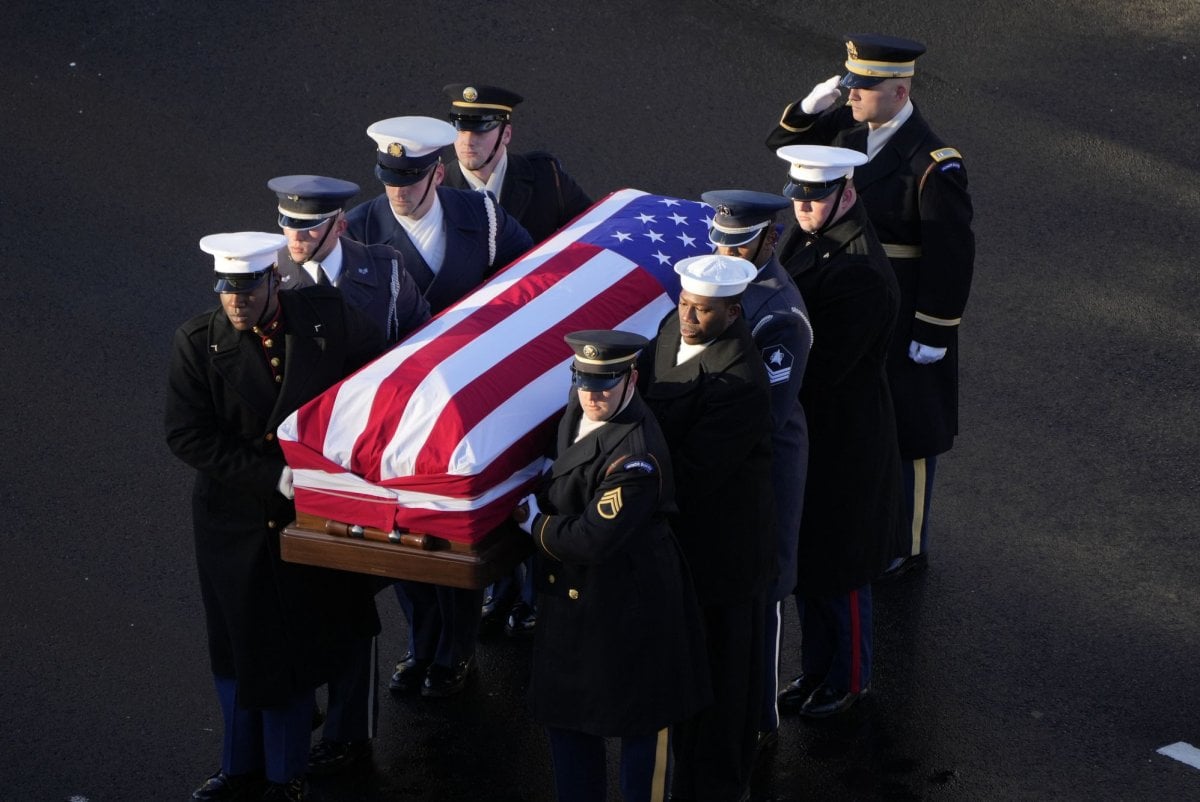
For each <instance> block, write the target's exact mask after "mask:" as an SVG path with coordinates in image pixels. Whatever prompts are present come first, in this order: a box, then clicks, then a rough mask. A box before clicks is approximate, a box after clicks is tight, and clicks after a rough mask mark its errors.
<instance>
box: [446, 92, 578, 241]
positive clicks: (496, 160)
mask: <svg viewBox="0 0 1200 802" xmlns="http://www.w3.org/2000/svg"><path fill="white" fill-rule="evenodd" d="M443 91H444V92H445V93H446V94H447V95H448V96H449V97H450V122H451V123H453V124H454V127H455V128H456V129H458V137H457V138H456V139H455V140H454V152H455V155H457V157H458V159H457V161H455V162H453V163H451V164H448V165H447V166H446V183H445V185H446V186H448V187H455V188H457V189H475V190H486V191H488V192H491V193H492V194H493V195H495V196H496V199H497V200H499V201H500V205H501V206H503V207H504V208H505V209H506V210H507V211H508V213H509V214H511V215H512V216H513V217H515V218H517V220H518V221H519V222H520V223H521V225H522V226H524V227H525V230H526V231H528V232H529V236H531V237H533V241H534V242H535V243H538V242H542V241H543V240H545V239H547V238H548V237H549V236H550V235H551V234H553V233H555V232H556V231H558V230H559V229H560V228H562V227H563V226H565V225H566V224H567V223H569V222H571V220H573V219H574V218H575V217H577V216H578V215H580V214H582V213H583V212H584V211H585V210H586V209H587V208H588V207H589V206H591V205H592V199H591V198H589V197H588V195H587V193H586V192H584V191H583V190H582V189H581V188H580V187H579V185H578V184H576V183H575V180H574V179H573V178H571V176H570V175H568V174H567V171H566V170H564V169H563V166H562V163H561V162H560V161H559V160H558V159H557V158H555V157H554V156H552V155H551V154H549V153H546V152H545V151H540V150H535V151H530V152H528V153H513V152H511V151H510V150H509V149H508V144H509V142H511V141H512V135H513V123H512V115H513V109H514V108H515V107H516V105H517V104H518V103H520V102H521V101H522V100H524V98H522V97H521V96H520V95H518V94H517V93H516V92H512V91H510V90H508V89H504V88H502V87H499V86H488V85H485V84H447V85H446V87H445V88H444V90H443Z"/></svg>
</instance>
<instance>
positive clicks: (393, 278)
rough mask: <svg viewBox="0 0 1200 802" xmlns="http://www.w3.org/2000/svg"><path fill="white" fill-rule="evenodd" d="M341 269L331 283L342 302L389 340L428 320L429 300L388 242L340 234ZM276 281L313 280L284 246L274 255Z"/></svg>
mask: <svg viewBox="0 0 1200 802" xmlns="http://www.w3.org/2000/svg"><path fill="white" fill-rule="evenodd" d="M340 239H341V246H342V270H341V273H339V274H338V280H337V284H336V285H335V286H336V287H337V288H338V289H339V290H341V291H342V297H343V298H345V299H346V303H348V304H350V306H353V307H354V308H355V309H361V310H362V311H364V312H366V313H367V317H369V318H371V320H373V321H375V324H376V325H377V326H379V328H380V330H381V331H383V332H384V333H385V334H386V335H387V341H388V342H389V343H397V342H399V341H400V340H402V339H404V337H405V336H406V335H407V334H408V333H409V332H411V331H412V330H413V329H415V328H416V327H417V326H420V325H421V324H422V323H424V322H425V321H426V320H429V303H428V302H427V301H426V300H425V298H424V296H422V295H421V290H420V288H419V287H417V283H416V281H414V280H413V277H412V276H411V275H410V274H409V273H408V271H407V270H405V269H404V257H403V256H401V255H400V252H399V251H397V250H396V249H395V248H393V247H391V246H390V245H363V244H362V243H360V242H355V241H354V240H352V239H349V238H347V237H341V238H340ZM276 264H278V265H279V282H280V286H281V287H282V288H283V289H285V290H295V289H299V288H300V287H311V286H313V285H314V284H316V282H315V281H313V279H312V276H310V275H309V273H308V271H307V270H305V269H304V268H303V267H302V266H300V265H298V264H296V263H295V262H293V261H292V259H291V256H289V254H288V249H287V248H280V249H279V253H278V254H277V256H276Z"/></svg>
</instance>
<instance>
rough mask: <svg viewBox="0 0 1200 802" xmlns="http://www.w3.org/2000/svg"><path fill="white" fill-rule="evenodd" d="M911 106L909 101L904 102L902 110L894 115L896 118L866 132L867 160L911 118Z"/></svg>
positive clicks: (873, 156)
mask: <svg viewBox="0 0 1200 802" xmlns="http://www.w3.org/2000/svg"><path fill="white" fill-rule="evenodd" d="M912 113H913V104H912V101H911V100H906V101H905V102H904V108H902V109H900V111H899V112H897V113H896V116H895V117H893V118H892V119H890V120H888V121H887V122H885V123H884V124H883V125H881V126H879V127H878V128H872V129H871V130H870V131H868V132H867V159H868V160H870V159H874V158H875V154H877V153H879V151H880V150H881V149H882V148H883V146H884V145H886V144H887V143H888V140H889V139H891V138H892V137H893V136H895V134H896V131H898V130H899V129H900V126H902V125H904V124H905V123H906V122H908V118H909V117H911V116H912Z"/></svg>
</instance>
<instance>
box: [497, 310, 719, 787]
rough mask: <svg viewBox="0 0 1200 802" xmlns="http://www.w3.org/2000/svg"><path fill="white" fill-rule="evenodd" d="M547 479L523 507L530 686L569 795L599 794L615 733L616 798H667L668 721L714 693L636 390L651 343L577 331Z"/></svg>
mask: <svg viewBox="0 0 1200 802" xmlns="http://www.w3.org/2000/svg"><path fill="white" fill-rule="evenodd" d="M566 340H567V342H568V343H569V344H570V345H571V347H572V349H574V351H575V358H574V360H573V361H572V366H571V375H572V387H573V390H572V392H571V395H570V398H569V400H568V402H567V410H566V413H565V414H564V415H563V418H562V420H561V421H560V423H559V427H558V439H557V446H556V449H555V459H554V462H553V467H552V468H551V470H550V472H549V474H548V476H547V478H546V483H545V486H544V487H543V488H542V489H541V490H540V491H539V492H538V493H536V494H534V495H530V496H528V497H527V498H525V499H524V500H523V501H522V503H521V504H520V505H519V506H518V509H517V514H516V515H515V516H514V517H516V518H517V520H518V522H519V523H520V526H521V527H522V528H523V529H524V530H525V531H526V532H529V533H530V534H531V535H532V536H533V541H534V545H535V549H536V552H535V553H536V559H535V566H536V567H535V577H536V582H535V584H536V586H537V590H538V597H539V601H540V607H541V612H542V615H541V621H540V622H539V624H538V627H537V630H536V634H535V640H534V650H533V672H532V677H531V680H530V686H529V696H530V700H531V703H532V709H533V717H534V719H535V720H537V721H539V722H541V723H542V724H544V725H545V727H546V732H547V735H548V737H549V741H550V750H551V754H552V757H553V761H554V778H555V788H556V791H557V796H558V799H560V800H562V802H604V800H605V799H606V798H607V796H606V789H605V781H606V775H607V772H606V769H605V745H604V739H605V738H606V737H615V738H620V739H621V771H620V777H621V780H620V782H621V794H622V798H623V799H625V800H626V802H631V801H632V800H644V801H645V802H650V801H651V800H663V799H666V798H667V781H668V779H669V773H668V765H667V764H668V757H669V754H670V751H669V750H670V743H669V742H670V728H671V725H672V724H674V723H675V722H678V721H681V720H683V719H686V718H688V717H689V716H691V715H692V714H694V713H695V712H696V711H698V710H699V709H701V707H703V706H704V705H705V704H706V703H707V702H708V700H709V689H708V671H707V665H706V657H705V650H704V634H703V629H702V625H701V621H700V612H699V609H698V608H697V605H696V598H695V593H694V590H693V588H692V583H691V580H690V578H689V577H688V572H687V568H686V567H685V565H684V561H683V556H682V554H681V552H680V549H679V545H678V543H677V542H676V539H675V537H674V536H673V535H672V533H671V529H670V527H669V525H668V523H667V515H668V514H669V513H670V512H671V511H672V510H673V509H674V481H673V474H672V469H671V458H670V453H669V449H668V448H667V444H666V441H665V440H664V439H663V434H662V431H661V430H660V429H659V426H658V423H657V422H656V421H655V419H654V416H653V415H652V414H651V413H650V411H649V410H648V409H647V408H646V406H645V404H644V403H643V402H642V399H641V398H640V397H639V395H638V392H637V380H638V375H637V370H636V368H635V361H636V359H637V356H638V353H639V352H640V351H641V350H642V349H643V348H645V346H646V344H647V343H646V338H645V337H642V336H640V335H637V334H631V333H629V332H622V331H577V332H574V333H573V334H569V335H567V337H566Z"/></svg>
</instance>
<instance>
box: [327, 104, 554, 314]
mask: <svg viewBox="0 0 1200 802" xmlns="http://www.w3.org/2000/svg"><path fill="white" fill-rule="evenodd" d="M367 135H368V136H369V137H371V139H373V140H374V141H375V143H376V145H377V146H378V148H377V152H376V164H375V175H376V177H378V178H379V180H380V181H381V182H382V183H383V185H384V192H383V194H381V195H379V196H377V197H375V198H374V199H372V200H370V201H367V202H366V203H361V204H359V205H358V206H355V207H354V208H353V209H351V210H350V211H349V212H348V213H347V214H346V233H347V234H348V235H349V236H350V238H351V239H354V240H357V241H359V242H362V243H366V244H368V245H373V244H376V243H383V244H384V245H391V246H392V247H393V248H395V249H396V250H398V251H399V252H400V253H401V255H403V257H404V267H405V269H407V270H408V272H409V273H410V274H411V275H412V277H413V278H414V279H416V282H417V286H418V287H419V288H420V289H421V292H422V293H424V295H425V299H426V300H427V301H429V307H430V309H431V310H432V312H433V314H435V315H436V314H437V313H438V312H441V311H442V310H443V309H445V308H446V307H448V306H450V305H451V304H453V303H454V302H455V301H457V300H458V299H459V298H461V297H463V296H464V295H466V294H467V293H468V292H470V291H471V290H473V289H475V288H476V287H478V286H479V285H480V284H481V283H483V281H484V280H485V279H487V278H489V277H490V276H491V275H492V274H493V273H495V272H496V271H497V270H499V269H500V268H502V267H504V266H506V265H507V264H508V263H509V262H511V261H513V260H514V259H516V258H517V257H518V256H520V255H521V254H523V253H525V251H527V250H529V248H530V247H532V245H533V240H532V239H530V237H529V232H527V231H526V230H525V229H524V228H522V227H521V224H520V223H518V222H517V220H516V218H515V217H513V216H512V215H510V214H509V213H508V212H506V211H505V210H504V207H503V206H501V205H500V204H499V203H497V202H496V199H495V198H494V197H492V196H491V195H489V194H488V193H486V192H470V191H466V190H461V189H453V188H451V187H444V186H442V181H443V180H444V179H445V175H446V167H445V165H443V164H442V162H441V157H440V154H441V151H442V148H445V147H446V146H448V145H450V144H452V143H453V142H454V140H455V137H456V136H457V135H458V132H457V131H455V130H454V126H452V125H450V123H448V122H445V121H444V120H435V119H433V118H432V117H392V118H390V119H387V120H380V121H379V122H376V123H372V124H371V126H370V127H368V128H367Z"/></svg>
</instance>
